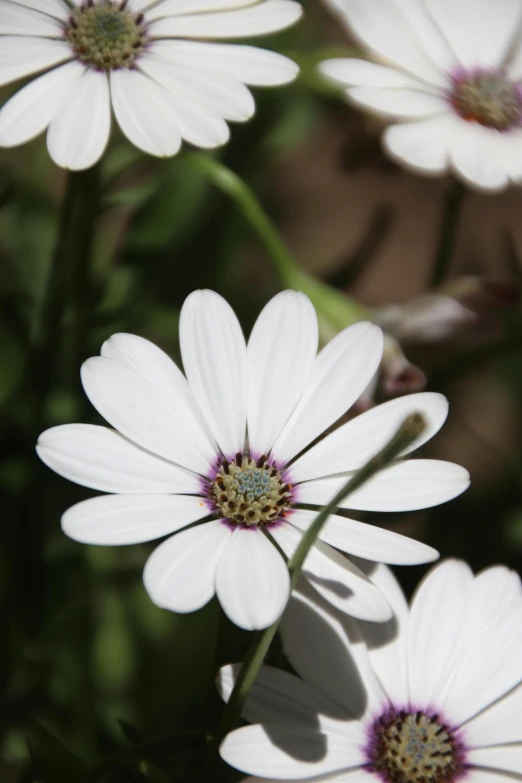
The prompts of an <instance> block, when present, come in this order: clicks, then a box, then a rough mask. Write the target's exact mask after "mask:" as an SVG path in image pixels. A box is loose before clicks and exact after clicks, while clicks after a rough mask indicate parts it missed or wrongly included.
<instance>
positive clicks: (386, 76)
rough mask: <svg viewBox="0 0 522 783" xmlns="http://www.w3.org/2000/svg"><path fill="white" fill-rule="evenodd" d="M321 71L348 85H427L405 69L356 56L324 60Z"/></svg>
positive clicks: (418, 86)
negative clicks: (399, 69)
mask: <svg viewBox="0 0 522 783" xmlns="http://www.w3.org/2000/svg"><path fill="white" fill-rule="evenodd" d="M319 70H320V72H321V73H322V74H323V75H324V76H326V77H328V78H329V79H331V80H332V81H334V82H338V83H339V84H344V85H346V86H347V87H348V86H350V87H380V88H387V89H393V88H395V87H409V88H410V89H412V88H413V89H415V88H416V89H419V88H420V89H422V88H423V87H425V85H423V83H422V82H421V81H419V79H415V77H413V76H410V75H409V74H407V73H404V71H397V70H395V68H388V67H387V66H384V65H377V64H376V63H372V62H369V61H368V60H358V59H357V58H355V57H339V58H336V59H335V60H324V61H323V62H322V63H320V64H319Z"/></svg>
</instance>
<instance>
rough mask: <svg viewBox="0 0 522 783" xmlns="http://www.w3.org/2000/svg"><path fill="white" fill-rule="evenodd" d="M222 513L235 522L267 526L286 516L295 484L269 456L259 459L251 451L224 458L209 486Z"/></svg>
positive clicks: (235, 523) (213, 501)
mask: <svg viewBox="0 0 522 783" xmlns="http://www.w3.org/2000/svg"><path fill="white" fill-rule="evenodd" d="M209 498H210V500H211V501H212V503H213V504H214V505H215V508H216V512H217V515H218V517H220V518H222V519H223V518H225V519H227V520H228V521H229V522H230V523H231V524H232V525H235V526H237V525H240V526H245V527H250V526H251V525H257V526H266V525H270V524H271V523H273V522H275V521H276V520H277V519H278V518H280V517H284V516H285V514H286V512H287V511H288V509H289V508H290V504H291V487H290V485H289V484H286V483H285V481H284V480H283V477H282V475H281V472H280V470H279V469H278V468H277V467H276V466H275V465H273V464H271V463H270V462H269V460H268V458H267V457H266V456H262V457H260V458H259V459H258V460H257V462H256V461H255V460H253V459H252V458H251V457H250V456H248V455H247V454H241V453H239V454H236V458H235V460H232V461H228V460H224V461H223V462H222V463H221V465H220V466H219V469H218V471H217V475H216V478H215V479H214V481H213V482H212V483H211V485H210V488H209Z"/></svg>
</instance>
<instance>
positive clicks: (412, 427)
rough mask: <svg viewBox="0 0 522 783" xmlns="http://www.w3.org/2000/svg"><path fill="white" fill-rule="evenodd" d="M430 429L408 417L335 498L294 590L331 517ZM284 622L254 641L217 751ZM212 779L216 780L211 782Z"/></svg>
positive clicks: (313, 533)
mask: <svg viewBox="0 0 522 783" xmlns="http://www.w3.org/2000/svg"><path fill="white" fill-rule="evenodd" d="M425 428H426V421H425V420H424V418H423V417H422V416H421V414H419V413H414V414H411V415H410V416H408V417H407V418H406V419H405V420H404V422H403V423H402V424H401V426H400V427H399V429H398V430H397V432H396V433H395V435H394V436H393V437H392V438H391V440H390V441H389V442H388V443H387V444H386V446H384V448H383V449H382V450H381V451H379V452H378V454H376V455H375V456H374V457H372V458H371V459H370V460H369V461H368V462H367V463H366V465H364V466H363V467H362V468H360V470H358V471H357V472H356V473H355V474H354V475H353V476H351V477H350V478H349V479H348V481H347V482H346V484H345V485H344V486H343V488H342V489H341V490H340V491H339V492H338V493H337V494H336V495H335V497H334V498H332V500H331V501H330V503H328V505H327V506H324V508H323V509H321V511H320V512H319V513H318V515H317V516H316V518H315V519H314V521H313V522H312V524H311V525H310V527H309V528H308V530H307V531H306V533H305V534H304V535H303V537H302V539H301V541H300V542H299V546H298V547H297V549H296V550H295V552H294V554H293V555H292V557H291V558H290V561H289V563H288V568H289V571H290V584H291V590H293V589H294V588H295V587H296V585H297V583H298V581H299V577H300V576H301V571H302V568H303V564H304V562H305V560H306V557H307V555H308V553H309V552H310V550H311V548H312V547H313V545H314V543H315V542H316V540H317V538H318V536H319V533H320V532H321V529H322V528H323V526H324V525H325V523H326V521H327V519H328V517H329V516H330V515H331V514H333V513H334V512H335V511H336V510H337V509H338V507H339V505H340V504H341V503H342V502H343V500H344V499H345V498H347V497H348V496H349V495H351V494H352V493H353V492H355V491H356V490H357V489H359V488H360V487H362V485H363V484H365V483H366V482H367V481H368V480H369V479H371V478H372V476H375V474H376V473H378V472H379V471H380V470H382V469H383V468H385V467H386V466H387V465H389V464H390V463H391V462H392V461H393V460H394V459H396V457H398V456H399V454H401V453H402V452H403V451H404V449H406V448H408V446H410V445H411V443H413V441H414V440H416V439H417V438H418V437H419V435H421V434H422V432H423V431H424V429H425ZM280 622H281V618H279V619H278V620H277V621H276V622H275V623H274V624H273V625H271V626H270V627H269V628H267V629H266V630H264V631H257V632H256V633H255V635H254V638H253V639H252V643H251V645H250V648H249V650H248V653H247V656H246V658H245V661H244V663H243V665H242V667H241V670H240V672H239V675H238V677H237V680H236V682H235V684H234V688H233V690H232V693H231V694H230V698H229V700H228V703H227V705H226V707H225V709H224V711H223V715H222V718H221V722H220V724H219V726H218V729H217V732H216V735H215V742H214V748H215V750H217V745H218V744H219V743H220V742H221V740H222V739H223V738H224V737H225V735H226V734H228V732H229V731H231V730H232V729H233V728H234V726H235V725H236V724H237V721H238V719H239V717H240V715H241V713H242V711H243V707H244V706H245V702H246V700H247V698H248V694H249V693H250V690H251V688H252V685H253V684H254V680H255V679H256V677H257V675H258V673H259V670H260V668H261V665H262V663H263V661H264V659H265V657H266V654H267V652H268V649H269V647H270V644H271V643H272V640H273V638H274V636H275V634H276V631H277V629H278V627H279V623H280ZM209 779H212V778H209Z"/></svg>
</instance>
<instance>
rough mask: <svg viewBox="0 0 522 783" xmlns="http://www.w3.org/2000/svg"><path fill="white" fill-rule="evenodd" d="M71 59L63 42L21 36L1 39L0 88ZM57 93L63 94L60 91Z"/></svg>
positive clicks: (68, 50) (69, 51)
mask: <svg viewBox="0 0 522 783" xmlns="http://www.w3.org/2000/svg"><path fill="white" fill-rule="evenodd" d="M71 57H72V53H71V50H70V49H69V47H68V46H67V44H66V43H65V41H52V40H50V39H48V38H30V37H29V36H27V37H24V36H22V35H17V36H13V37H10V36H6V37H5V38H2V46H1V47H0V86H1V85H4V84H9V82H13V81H15V79H21V78H23V77H24V76H29V75H30V74H33V73H38V71H43V70H45V69H46V68H52V67H53V65H58V63H61V62H64V61H65V60H70V59H71ZM57 93H58V94H59V95H61V94H63V93H62V92H61V90H60V89H58V90H57Z"/></svg>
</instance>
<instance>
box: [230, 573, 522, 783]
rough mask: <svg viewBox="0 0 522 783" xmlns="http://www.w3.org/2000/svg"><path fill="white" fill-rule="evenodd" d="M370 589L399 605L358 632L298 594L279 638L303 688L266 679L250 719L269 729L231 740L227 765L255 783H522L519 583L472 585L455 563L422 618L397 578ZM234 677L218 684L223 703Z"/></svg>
mask: <svg viewBox="0 0 522 783" xmlns="http://www.w3.org/2000/svg"><path fill="white" fill-rule="evenodd" d="M372 579H374V581H375V582H376V584H378V585H379V587H380V588H381V589H382V590H383V592H385V594H386V595H387V596H388V597H389V599H390V601H391V603H392V605H393V608H394V619H393V620H392V621H390V622H389V623H387V624H382V625H375V624H373V623H358V622H356V621H354V620H350V618H346V617H344V616H342V615H340V614H339V613H338V612H336V611H335V610H333V609H332V608H331V607H329V606H326V605H324V604H321V602H317V601H316V599H315V598H314V597H310V596H309V595H307V594H305V593H299V592H298V593H296V594H294V596H293V597H292V599H291V601H290V604H289V607H288V610H287V612H286V613H285V615H284V617H283V621H282V637H283V646H284V650H285V652H286V655H287V656H288V658H289V660H290V662H291V664H292V666H293V667H294V669H295V670H296V671H297V673H298V674H299V675H300V676H301V677H302V679H300V678H298V677H296V676H294V675H293V674H289V673H287V672H284V671H281V670H279V669H274V668H271V667H268V666H267V667H264V668H263V669H262V670H261V672H260V674H259V676H258V678H257V679H256V682H255V684H254V686H253V689H252V691H251V693H250V696H249V698H248V700H247V704H246V709H245V711H244V717H246V718H247V720H249V721H252V722H254V723H256V724H258V725H253V726H248V727H246V728H241V729H237V730H236V731H234V732H232V733H231V734H229V735H228V737H227V738H225V740H224V742H223V744H222V746H221V755H222V756H223V758H224V759H225V761H227V762H228V763H229V764H231V765H232V766H234V767H237V768H238V769H240V770H242V771H244V772H248V773H250V774H254V775H259V776H260V777H259V778H255V780H256V781H258V783H261V779H263V780H267V779H268V780H277V781H278V783H281V782H282V781H283V780H285V781H286V780H295V781H301V783H302V781H304V780H312V779H313V781H314V782H315V783H320V781H321V782H322V781H325V782H326V781H329V783H457V781H459V783H510V781H511V783H513V781H515V780H520V778H521V775H522V721H521V716H522V588H521V583H520V579H519V577H518V575H517V574H516V573H514V572H513V571H509V570H508V569H507V568H504V567H502V566H497V567H494V568H489V569H487V570H486V571H482V573H480V574H478V575H477V576H474V575H473V573H472V571H471V570H470V568H469V567H468V566H467V565H466V564H465V563H464V562H462V561H457V560H448V561H445V562H443V563H441V564H439V565H437V566H436V567H435V568H433V569H432V570H431V571H430V573H429V574H428V576H427V578H425V580H424V581H423V582H422V583H421V585H420V586H419V588H418V590H417V593H416V594H415V597H414V599H413V602H412V605H411V608H408V605H407V603H406V600H405V598H404V595H403V594H402V592H401V589H400V587H399V585H398V584H397V582H396V581H395V578H394V577H393V575H392V574H391V572H390V570H389V569H388V568H386V566H382V565H380V566H378V567H377V569H376V571H375V572H374V574H373V575H372ZM236 673H237V668H236V667H226V668H225V669H223V670H222V671H221V673H220V680H221V690H222V693H223V695H224V697H225V698H228V695H229V694H230V691H231V688H232V684H233V681H234V679H235V676H236ZM259 724H261V725H259ZM250 781H251V783H254V779H250Z"/></svg>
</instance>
